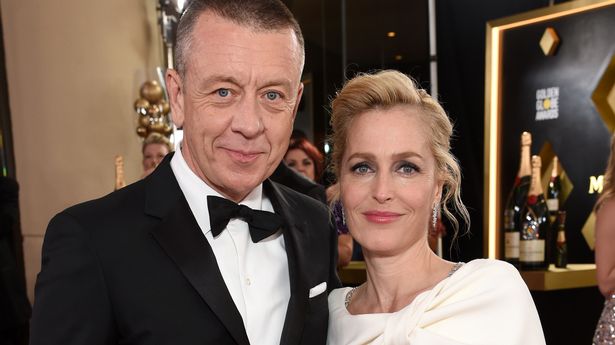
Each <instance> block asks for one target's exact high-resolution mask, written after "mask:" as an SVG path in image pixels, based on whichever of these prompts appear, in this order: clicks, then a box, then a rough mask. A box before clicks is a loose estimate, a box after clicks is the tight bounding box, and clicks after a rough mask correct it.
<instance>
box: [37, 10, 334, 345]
mask: <svg viewBox="0 0 615 345" xmlns="http://www.w3.org/2000/svg"><path fill="white" fill-rule="evenodd" d="M177 35H178V37H177V46H176V50H177V51H176V65H177V71H175V70H169V71H168V72H167V76H166V78H167V88H168V91H169V97H170V104H171V107H172V112H173V118H174V121H175V123H176V125H178V126H179V127H183V129H184V140H183V143H182V145H181V147H180V149H179V150H178V151H177V152H176V153H175V154H170V155H169V156H167V157H166V158H165V160H164V161H163V162H162V163H161V164H160V165H159V166H158V168H157V169H156V170H155V171H154V172H153V173H152V174H151V175H149V176H148V177H147V178H145V179H143V180H141V181H139V182H137V183H135V184H132V185H129V186H127V187H124V188H122V189H121V190H119V191H117V192H114V193H112V194H110V195H108V196H106V197H104V198H102V199H99V200H95V201H91V202H88V203H85V204H82V205H78V206H75V207H72V208H69V209H68V210H66V211H64V212H62V213H60V214H59V215H57V216H56V217H54V219H53V220H52V221H51V223H50V225H49V228H48V230H47V234H46V238H45V244H44V246H43V267H42V271H41V273H40V274H39V277H38V281H37V286H36V292H35V302H34V311H33V320H32V329H33V330H32V342H31V344H88V345H90V344H181V345H190V344H242V345H246V344H306V345H307V344H324V343H325V338H326V333H327V332H326V330H327V322H328V310H327V309H328V308H327V292H328V291H329V290H331V289H332V288H335V287H337V286H338V285H339V280H338V279H337V276H336V272H335V256H336V253H335V251H336V243H335V233H334V232H333V231H332V230H331V229H330V225H329V222H328V216H327V212H326V209H325V208H324V206H323V205H322V204H321V203H319V202H317V201H315V200H313V199H311V198H309V197H306V196H303V195H301V194H298V193H296V192H294V191H292V190H290V189H288V188H286V187H283V186H281V185H278V184H275V183H273V182H270V181H269V180H267V177H268V176H269V175H270V174H271V173H272V172H273V170H274V169H275V168H276V166H277V165H278V163H279V162H280V161H281V159H282V156H283V155H284V152H285V151H286V148H287V147H288V141H289V137H290V133H291V129H292V124H293V121H294V116H295V114H296V110H297V104H298V102H299V98H300V96H301V91H302V86H301V84H300V75H301V70H302V66H303V58H304V54H303V40H302V38H301V33H300V30H299V28H298V25H297V23H296V22H295V20H294V19H293V18H292V15H291V14H290V12H289V11H288V9H286V7H284V5H282V4H281V2H280V1H279V0H198V1H192V2H189V5H188V8H187V9H186V11H185V13H184V15H183V16H182V18H181V19H180V23H179V27H178V34H177ZM236 203H240V204H242V205H246V206H248V207H249V208H248V207H246V206H239V205H237V204H236ZM273 212H275V213H273ZM224 215H226V216H227V217H226V219H224V218H225V217H223V216H224ZM271 225H274V226H273V227H271ZM271 228H273V229H271ZM269 230H273V231H274V233H273V234H270V233H269V232H268V231H269ZM263 237H264V238H263Z"/></svg>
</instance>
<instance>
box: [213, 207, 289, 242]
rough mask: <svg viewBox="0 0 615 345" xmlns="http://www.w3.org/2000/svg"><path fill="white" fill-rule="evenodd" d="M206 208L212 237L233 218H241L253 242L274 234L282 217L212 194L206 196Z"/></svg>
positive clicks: (280, 223) (279, 225)
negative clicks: (248, 228) (246, 224)
mask: <svg viewBox="0 0 615 345" xmlns="http://www.w3.org/2000/svg"><path fill="white" fill-rule="evenodd" d="M207 208H208V209H209V224H210V225H211V233H212V234H213V235H214V237H216V236H218V235H220V233H221V232H222V230H224V229H225V228H226V226H227V224H228V222H229V221H230V220H231V219H233V218H241V219H243V220H244V221H245V222H246V223H248V226H249V227H250V237H251V238H252V242H254V243H256V242H259V241H260V240H262V239H264V238H267V237H269V236H271V235H273V234H275V233H276V232H277V231H278V230H279V229H280V227H281V226H282V218H281V217H280V216H278V215H277V214H275V213H272V212H267V211H258V210H253V209H251V208H249V207H248V206H246V205H239V204H236V203H234V202H232V201H230V200H227V199H224V198H220V197H217V196H213V195H208V196H207Z"/></svg>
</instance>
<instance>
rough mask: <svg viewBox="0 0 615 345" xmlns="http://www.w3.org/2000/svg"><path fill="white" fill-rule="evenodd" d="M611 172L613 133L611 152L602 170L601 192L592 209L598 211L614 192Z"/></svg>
mask: <svg viewBox="0 0 615 345" xmlns="http://www.w3.org/2000/svg"><path fill="white" fill-rule="evenodd" d="M613 174H615V133H613V135H612V136H611V153H610V154H609V160H608V162H607V164H606V171H605V172H604V180H603V182H602V183H603V184H602V193H601V194H600V196H599V197H598V200H597V201H596V205H595V206H594V211H598V209H599V208H600V206H602V204H603V203H604V202H605V201H606V200H607V199H610V198H612V197H613V195H614V194H615V185H613Z"/></svg>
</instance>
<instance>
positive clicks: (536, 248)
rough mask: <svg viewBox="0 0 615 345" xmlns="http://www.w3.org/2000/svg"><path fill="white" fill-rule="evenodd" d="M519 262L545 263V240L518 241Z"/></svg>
mask: <svg viewBox="0 0 615 345" xmlns="http://www.w3.org/2000/svg"><path fill="white" fill-rule="evenodd" d="M519 261H521V262H542V261H545V240H539V239H536V240H525V241H519Z"/></svg>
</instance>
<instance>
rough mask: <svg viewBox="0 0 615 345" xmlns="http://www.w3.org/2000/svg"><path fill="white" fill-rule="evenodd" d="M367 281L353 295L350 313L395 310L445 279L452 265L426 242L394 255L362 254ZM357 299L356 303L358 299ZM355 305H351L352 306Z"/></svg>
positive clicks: (388, 311)
mask: <svg viewBox="0 0 615 345" xmlns="http://www.w3.org/2000/svg"><path fill="white" fill-rule="evenodd" d="M364 257H365V264H366V266H367V281H366V283H365V284H364V285H362V286H361V287H359V288H358V292H359V293H358V294H356V293H355V296H354V298H353V301H355V300H356V302H358V303H352V304H351V306H352V309H353V310H351V312H352V313H353V314H367V313H391V312H395V311H398V310H400V309H402V308H404V307H405V306H407V305H408V304H410V303H411V302H412V301H413V300H414V298H415V297H416V296H417V295H418V294H420V293H421V292H423V291H426V290H429V289H431V288H432V287H434V286H435V285H436V284H437V283H438V282H440V281H441V280H442V279H444V278H446V276H447V274H448V272H449V271H450V270H451V268H452V267H453V263H451V262H449V261H445V260H443V259H441V258H440V257H438V256H437V255H436V254H435V253H434V252H433V251H432V250H431V249H430V248H429V246H428V244H427V241H425V243H423V242H422V241H421V242H420V243H417V244H416V245H414V246H413V247H411V248H410V249H409V250H407V251H405V252H402V253H399V254H398V255H394V256H381V255H373V254H372V253H369V252H365V253H364ZM357 299H358V300H357ZM353 304H354V305H353Z"/></svg>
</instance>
